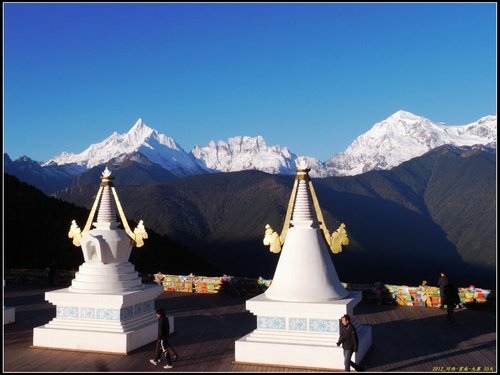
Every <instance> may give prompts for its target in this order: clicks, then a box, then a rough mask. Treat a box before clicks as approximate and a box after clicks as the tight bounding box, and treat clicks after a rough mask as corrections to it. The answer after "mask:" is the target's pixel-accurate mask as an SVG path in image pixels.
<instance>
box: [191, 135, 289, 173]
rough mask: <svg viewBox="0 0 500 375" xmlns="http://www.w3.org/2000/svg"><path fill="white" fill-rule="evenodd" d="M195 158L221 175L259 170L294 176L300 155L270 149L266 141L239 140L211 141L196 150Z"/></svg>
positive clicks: (240, 138)
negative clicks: (223, 173) (292, 174)
mask: <svg viewBox="0 0 500 375" xmlns="http://www.w3.org/2000/svg"><path fill="white" fill-rule="evenodd" d="M191 153H192V154H193V156H194V157H195V158H197V159H198V160H200V162H202V163H203V164H204V165H205V166H206V167H207V168H210V169H213V170H218V171H221V172H236V171H242V170H247V169H258V170H261V171H263V172H268V173H286V174H289V173H294V169H295V159H296V158H297V156H296V155H294V154H291V153H290V152H289V151H288V149H287V148H286V147H284V148H281V147H280V146H279V145H276V146H272V147H268V146H267V145H266V142H265V141H264V138H263V137H262V136H260V135H258V136H256V137H249V136H237V137H232V138H229V139H228V140H227V142H224V141H217V142H215V141H210V142H209V143H208V145H207V146H205V147H200V146H196V147H195V148H194V149H193V150H192V152H191Z"/></svg>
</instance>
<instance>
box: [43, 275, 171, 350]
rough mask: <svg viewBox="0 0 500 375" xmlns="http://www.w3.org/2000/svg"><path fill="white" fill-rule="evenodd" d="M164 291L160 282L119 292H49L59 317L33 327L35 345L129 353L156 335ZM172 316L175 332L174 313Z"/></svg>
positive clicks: (47, 298) (62, 290)
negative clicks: (159, 298)
mask: <svg viewBox="0 0 500 375" xmlns="http://www.w3.org/2000/svg"><path fill="white" fill-rule="evenodd" d="M162 292H163V288H162V287H161V286H158V285H145V286H144V289H142V290H137V291H132V292H121V293H116V294H100V293H98V294H95V293H93V294H90V293H89V294H82V293H74V292H71V291H69V290H68V288H66V289H59V290H55V291H51V292H46V293H45V299H46V300H47V301H49V302H51V303H52V304H54V305H56V317H55V318H54V319H53V320H51V321H50V322H49V323H47V324H45V325H43V326H40V327H36V328H34V329H33V346H34V347H41V348H53V349H68V350H83V351H94V352H106V353H116V354H127V353H128V352H130V351H132V350H134V349H137V348H139V347H141V346H144V345H146V344H148V343H150V342H152V341H154V340H155V339H156V337H157V333H158V320H157V318H156V315H155V299H156V297H157V296H158V295H160V294H161V293H162ZM168 318H169V322H170V331H171V332H173V330H174V322H173V317H172V316H169V317H168Z"/></svg>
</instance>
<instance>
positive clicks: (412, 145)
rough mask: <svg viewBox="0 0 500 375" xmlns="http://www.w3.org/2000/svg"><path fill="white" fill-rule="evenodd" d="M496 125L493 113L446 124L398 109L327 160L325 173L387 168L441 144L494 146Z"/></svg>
mask: <svg viewBox="0 0 500 375" xmlns="http://www.w3.org/2000/svg"><path fill="white" fill-rule="evenodd" d="M496 127H497V126H496V116H485V117H483V118H481V119H479V120H478V121H476V122H473V123H471V124H468V125H460V126H447V125H444V124H441V123H434V122H432V121H430V120H428V119H426V118H425V117H421V116H417V115H414V114H412V113H409V112H406V111H398V112H396V113H394V114H393V115H392V116H390V117H389V118H387V119H386V120H383V121H381V122H378V123H376V124H375V125H374V126H373V127H372V128H371V129H370V130H369V131H368V132H366V133H365V134H363V135H361V136H359V137H358V138H356V140H355V141H354V142H353V143H352V144H351V145H350V146H349V147H348V148H347V149H346V150H345V151H344V152H341V153H338V154H335V155H333V156H332V157H331V158H330V159H329V160H328V161H326V166H327V169H328V171H327V174H328V175H335V176H353V175H357V174H360V173H365V172H368V171H371V170H374V169H390V168H392V167H395V166H397V165H399V164H401V163H402V162H404V161H407V160H410V159H412V158H414V157H417V156H420V155H423V154H424V153H426V152H427V151H430V150H431V149H433V148H436V147H438V146H441V145H444V144H452V145H455V146H473V145H476V144H483V145H493V146H494V147H495V148H496Z"/></svg>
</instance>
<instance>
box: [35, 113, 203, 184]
mask: <svg viewBox="0 0 500 375" xmlns="http://www.w3.org/2000/svg"><path fill="white" fill-rule="evenodd" d="M132 153H141V154H143V155H144V156H145V157H147V158H148V159H149V160H150V161H151V162H153V163H157V164H159V165H161V166H162V167H163V168H165V169H167V170H169V171H171V172H172V173H174V174H176V175H179V176H184V175H191V174H197V173H204V172H207V171H206V170H205V169H204V168H202V167H201V166H200V165H199V163H198V161H197V160H195V159H194V158H193V156H192V155H190V154H188V153H186V152H185V151H184V150H183V149H182V147H180V146H179V145H178V144H177V143H176V142H175V141H174V140H173V139H172V138H170V137H167V136H166V135H164V134H159V133H158V132H157V131H156V130H154V129H152V128H150V127H149V126H147V125H146V124H145V123H144V122H143V121H142V119H140V118H139V119H138V120H137V121H136V122H135V124H134V125H133V126H132V128H131V129H130V130H129V131H128V132H127V133H125V134H118V133H117V132H114V133H113V134H111V135H110V136H109V137H108V138H106V139H104V140H103V141H102V142H99V143H96V144H93V145H91V146H90V147H89V148H87V149H86V150H85V151H83V152H82V153H80V154H72V153H67V152H63V153H62V154H60V155H59V156H56V157H54V158H53V159H51V160H49V161H47V162H46V163H45V164H44V166H48V165H51V164H57V165H66V164H71V163H74V164H77V165H81V166H84V167H86V168H92V167H95V166H97V165H101V164H104V163H107V162H108V161H109V160H111V159H114V158H117V157H119V156H122V155H129V154H132Z"/></svg>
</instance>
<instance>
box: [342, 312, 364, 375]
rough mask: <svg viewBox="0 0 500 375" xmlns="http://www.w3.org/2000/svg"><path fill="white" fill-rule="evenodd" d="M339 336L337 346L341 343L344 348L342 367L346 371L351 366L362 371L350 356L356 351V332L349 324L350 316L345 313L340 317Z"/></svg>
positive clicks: (348, 370) (349, 369)
mask: <svg viewBox="0 0 500 375" xmlns="http://www.w3.org/2000/svg"><path fill="white" fill-rule="evenodd" d="M340 320H341V323H342V325H341V327H340V336H339V340H338V342H337V346H340V344H342V348H343V349H344V368H345V371H346V372H350V371H351V366H352V367H353V368H354V369H355V370H356V371H362V369H361V368H360V366H358V365H357V364H356V363H354V362H353V361H352V360H351V358H352V355H353V353H355V352H357V351H358V333H357V332H356V328H355V327H354V326H353V325H352V324H351V317H350V316H349V315H347V314H345V315H344V316H343V317H342V318H341V319H340Z"/></svg>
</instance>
